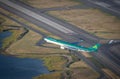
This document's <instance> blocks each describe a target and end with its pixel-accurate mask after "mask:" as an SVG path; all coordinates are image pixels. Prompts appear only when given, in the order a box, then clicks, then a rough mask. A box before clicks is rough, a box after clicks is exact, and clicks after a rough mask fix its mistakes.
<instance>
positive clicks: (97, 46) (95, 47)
mask: <svg viewBox="0 0 120 79" xmlns="http://www.w3.org/2000/svg"><path fill="white" fill-rule="evenodd" d="M99 47H100V44H96V45H94V46H92V47H91V48H92V49H96V50H97V49H98V48H99Z"/></svg>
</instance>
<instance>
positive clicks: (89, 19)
mask: <svg viewBox="0 0 120 79" xmlns="http://www.w3.org/2000/svg"><path fill="white" fill-rule="evenodd" d="M49 14H51V15H53V16H56V17H58V18H60V19H63V20H66V21H67V22H69V23H71V24H73V25H75V26H77V27H79V28H81V29H83V30H85V31H87V32H89V33H91V34H94V35H96V36H99V37H102V38H108V39H120V19H118V18H117V17H115V16H112V15H109V14H107V13H104V12H101V11H100V10H98V9H76V10H64V11H63V10H62V11H51V12H49Z"/></svg>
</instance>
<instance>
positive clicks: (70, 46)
mask: <svg viewBox="0 0 120 79" xmlns="http://www.w3.org/2000/svg"><path fill="white" fill-rule="evenodd" d="M44 40H45V41H46V42H48V43H53V44H56V45H60V48H61V49H69V50H74V51H82V52H97V50H98V48H99V47H100V44H96V45H94V46H92V47H89V48H87V47H84V46H80V45H76V44H72V43H69V42H66V41H62V40H59V39H55V38H52V37H45V38H44Z"/></svg>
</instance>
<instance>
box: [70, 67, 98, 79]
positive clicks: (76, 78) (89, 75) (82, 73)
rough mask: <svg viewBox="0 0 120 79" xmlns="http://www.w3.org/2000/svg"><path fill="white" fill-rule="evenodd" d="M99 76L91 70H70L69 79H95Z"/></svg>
mask: <svg viewBox="0 0 120 79" xmlns="http://www.w3.org/2000/svg"><path fill="white" fill-rule="evenodd" d="M98 77H99V74H97V73H96V72H94V71H93V70H91V69H88V68H87V69H72V74H71V79H97V78H98Z"/></svg>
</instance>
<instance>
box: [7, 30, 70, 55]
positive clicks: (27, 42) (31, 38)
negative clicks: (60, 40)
mask: <svg viewBox="0 0 120 79" xmlns="http://www.w3.org/2000/svg"><path fill="white" fill-rule="evenodd" d="M41 38H42V36H41V35H39V34H37V33H35V32H33V31H29V33H28V34H27V35H26V36H25V37H23V39H21V40H19V41H17V42H15V43H14V44H12V45H11V46H10V47H9V48H8V49H7V50H6V51H9V52H10V53H11V54H12V53H13V54H16V55H17V54H24V53H28V54H29V53H33V54H45V53H68V52H67V51H65V50H61V49H59V48H56V49H55V48H49V47H48V48H47V47H43V46H36V43H37V42H38V41H39V40H40V39H41ZM44 45H47V43H46V44H44ZM49 46H51V44H49ZM52 47H56V45H52Z"/></svg>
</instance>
